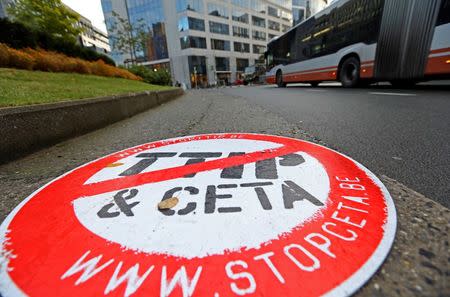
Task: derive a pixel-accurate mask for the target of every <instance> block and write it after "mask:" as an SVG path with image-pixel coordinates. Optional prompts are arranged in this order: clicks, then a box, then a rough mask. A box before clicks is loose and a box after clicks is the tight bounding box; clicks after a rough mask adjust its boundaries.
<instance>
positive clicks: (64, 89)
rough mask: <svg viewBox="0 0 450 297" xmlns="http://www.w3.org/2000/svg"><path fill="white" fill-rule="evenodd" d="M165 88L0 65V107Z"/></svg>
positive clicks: (122, 80)
mask: <svg viewBox="0 0 450 297" xmlns="http://www.w3.org/2000/svg"><path fill="white" fill-rule="evenodd" d="M165 89H170V87H163V86H155V85H150V84H146V83H143V82H139V81H133V80H128V79H121V78H109V77H101V76H95V75H84V74H75V73H51V72H41V71H27V70H17V69H6V68H0V107H5V106H18V105H28V104H37V103H47V102H57V101H66V100H76V99H82V98H90V97H100V96H106V95H114V94H124V93H130V92H141V91H153V90H165Z"/></svg>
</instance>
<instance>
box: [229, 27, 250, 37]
mask: <svg viewBox="0 0 450 297" xmlns="http://www.w3.org/2000/svg"><path fill="white" fill-rule="evenodd" d="M233 36H237V37H243V38H248V37H249V35H248V29H247V28H242V27H238V26H233Z"/></svg>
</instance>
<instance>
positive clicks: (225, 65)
mask: <svg viewBox="0 0 450 297" xmlns="http://www.w3.org/2000/svg"><path fill="white" fill-rule="evenodd" d="M216 71H230V59H229V58H223V57H216Z"/></svg>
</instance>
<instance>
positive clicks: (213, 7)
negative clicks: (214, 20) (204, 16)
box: [208, 3, 228, 19]
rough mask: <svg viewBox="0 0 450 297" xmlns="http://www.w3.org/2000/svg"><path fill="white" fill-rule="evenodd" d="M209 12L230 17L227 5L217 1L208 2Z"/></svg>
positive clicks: (222, 16)
mask: <svg viewBox="0 0 450 297" xmlns="http://www.w3.org/2000/svg"><path fill="white" fill-rule="evenodd" d="M208 14H209V15H213V16H216V17H221V18H224V19H228V9H227V8H226V7H225V6H223V5H219V4H216V3H208Z"/></svg>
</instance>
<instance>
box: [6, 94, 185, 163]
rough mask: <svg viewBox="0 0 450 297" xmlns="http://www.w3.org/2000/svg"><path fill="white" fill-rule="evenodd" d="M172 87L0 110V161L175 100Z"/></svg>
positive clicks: (14, 157)
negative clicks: (155, 90) (163, 89)
mask: <svg viewBox="0 0 450 297" xmlns="http://www.w3.org/2000/svg"><path fill="white" fill-rule="evenodd" d="M183 94H184V92H183V90H182V89H174V90H167V91H158V92H141V93H133V94H126V95H116V96H107V97H100V98H88V99H81V100H75V101H65V102H57V103H48V104H38V105H31V106H20V107H7V108H1V109H0V131H2V132H1V136H2V137H1V141H0V164H1V163H6V162H8V161H11V160H13V159H16V158H18V157H21V156H24V155H26V154H27V153H31V152H33V151H35V150H37V149H40V148H44V147H47V146H50V145H53V144H55V143H57V142H59V141H61V140H64V139H67V138H70V137H73V136H76V135H81V134H84V133H87V132H90V131H92V130H95V129H98V128H102V127H104V126H106V125H109V124H112V123H115V122H117V121H120V120H123V119H125V118H128V117H131V116H133V115H135V114H137V113H140V112H143V111H145V110H148V109H150V108H152V107H155V106H158V105H160V104H163V103H165V102H168V101H170V100H172V99H175V98H177V97H179V96H181V95H183Z"/></svg>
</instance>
